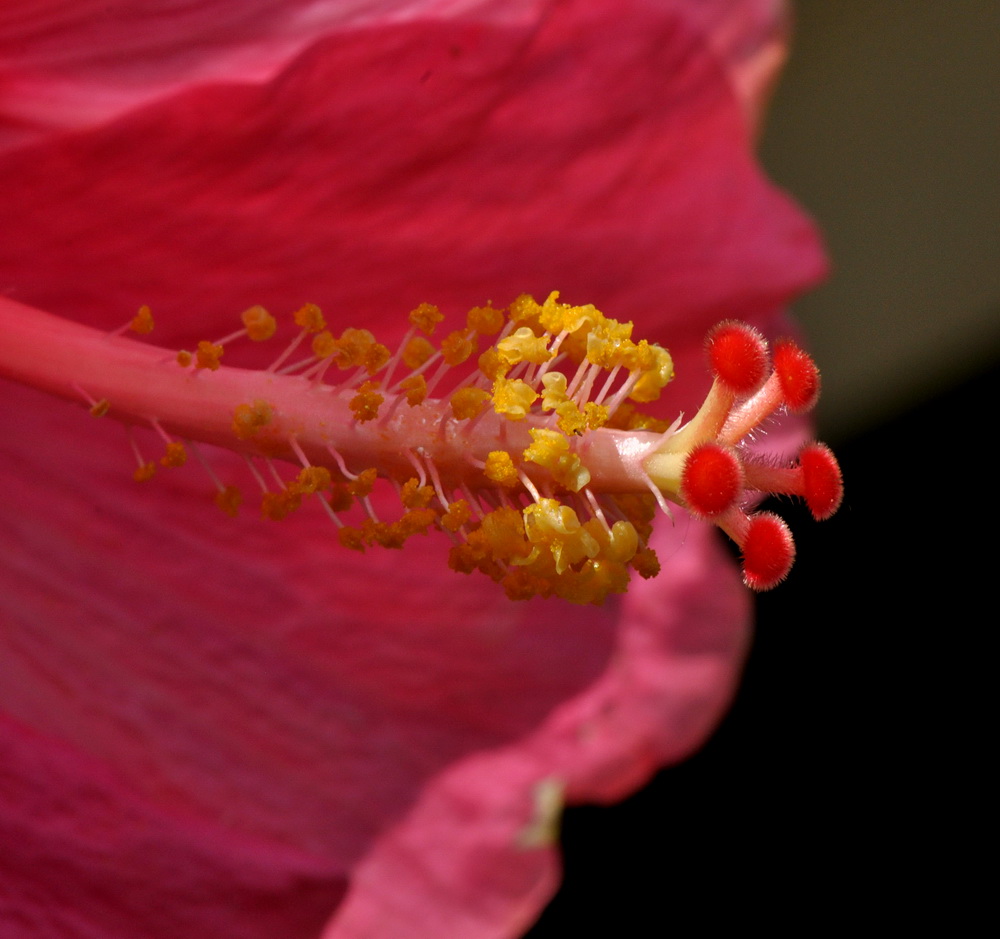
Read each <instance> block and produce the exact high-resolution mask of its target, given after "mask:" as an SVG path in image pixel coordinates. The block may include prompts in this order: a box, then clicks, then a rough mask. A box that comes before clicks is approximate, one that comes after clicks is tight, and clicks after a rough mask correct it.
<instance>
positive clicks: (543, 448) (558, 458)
mask: <svg viewBox="0 0 1000 939" xmlns="http://www.w3.org/2000/svg"><path fill="white" fill-rule="evenodd" d="M530 433H531V441H532V442H531V445H530V446H529V447H527V448H526V449H525V451H524V459H525V460H526V461H527V462H529V463H537V464H538V465H539V466H543V467H545V469H547V470H548V471H549V473H551V474H552V478H553V479H554V480H555V481H556V482H557V483H558V484H559V485H560V486H564V487H565V488H566V489H569V490H570V491H572V492H579V491H580V490H581V489H582V488H583V487H584V486H586V485H587V483H589V482H590V471H589V470H588V469H587V467H585V466H584V465H583V463H582V462H581V460H580V457H579V456H577V454H575V453H571V452H570V449H569V441H568V440H567V439H566V437H565V436H564V435H563V434H561V433H559V432H558V431H556V430H546V429H544V428H535V427H533V428H531V431H530Z"/></svg>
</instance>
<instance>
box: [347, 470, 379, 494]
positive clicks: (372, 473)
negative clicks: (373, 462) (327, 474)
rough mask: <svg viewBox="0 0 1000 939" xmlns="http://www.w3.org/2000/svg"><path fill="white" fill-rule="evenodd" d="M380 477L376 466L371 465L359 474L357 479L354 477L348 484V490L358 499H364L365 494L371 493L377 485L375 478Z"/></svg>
mask: <svg viewBox="0 0 1000 939" xmlns="http://www.w3.org/2000/svg"><path fill="white" fill-rule="evenodd" d="M377 478H378V472H377V471H376V469H375V467H369V468H368V469H366V470H363V471H362V472H361V473H359V474H358V477H357V479H352V480H351V481H350V482H349V483H348V484H347V490H348V492H350V493H351V495H352V496H355V497H357V498H358V499H363V498H364V497H365V496H369V495H371V491H372V489H373V488H374V487H375V480H376V479H377Z"/></svg>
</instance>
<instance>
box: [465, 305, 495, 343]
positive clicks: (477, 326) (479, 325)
mask: <svg viewBox="0 0 1000 939" xmlns="http://www.w3.org/2000/svg"><path fill="white" fill-rule="evenodd" d="M465 321H466V323H467V324H468V327H469V329H471V330H474V331H475V332H477V333H478V334H479V335H480V336H492V335H493V334H494V333H498V332H500V330H501V329H503V324H504V314H503V310H495V309H493V307H492V306H489V305H487V306H474V307H473V308H472V309H471V310H469V315H468V316H467V317H466V320H465Z"/></svg>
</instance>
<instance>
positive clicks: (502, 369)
mask: <svg viewBox="0 0 1000 939" xmlns="http://www.w3.org/2000/svg"><path fill="white" fill-rule="evenodd" d="M478 364H479V371H480V372H482V374H483V375H485V376H486V377H487V378H488V379H489V380H490V381H496V379H498V378H503V376H504V375H506V374H507V372H508V371H509V370H510V365H509V364H508V363H507V362H505V361H504V360H503V359H502V358H500V353H499V352H497V350H496V347H495V346H490V347H489V348H488V349H487V350H486V351H485V352H484V353H483V354H482V355H481V356H479V363H478Z"/></svg>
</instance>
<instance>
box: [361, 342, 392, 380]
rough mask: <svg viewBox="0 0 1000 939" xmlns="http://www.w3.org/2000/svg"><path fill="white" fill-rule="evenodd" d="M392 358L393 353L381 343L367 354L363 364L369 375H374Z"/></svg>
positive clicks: (374, 345)
mask: <svg viewBox="0 0 1000 939" xmlns="http://www.w3.org/2000/svg"><path fill="white" fill-rule="evenodd" d="M391 358H392V353H391V352H390V351H389V349H388V347H387V346H383V345H382V343H381V342H376V343H374V344H373V345H372V346H370V347H369V349H368V351H367V352H365V360H364V362H363V363H362V364H363V365H364V367H365V371H367V372H368V374H369V375H374V374H375V373H376V372H377V371H378V370H379V369H380V368H382V367H383V366H384V365H385V363H386V362H388V361H389V359H391Z"/></svg>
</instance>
